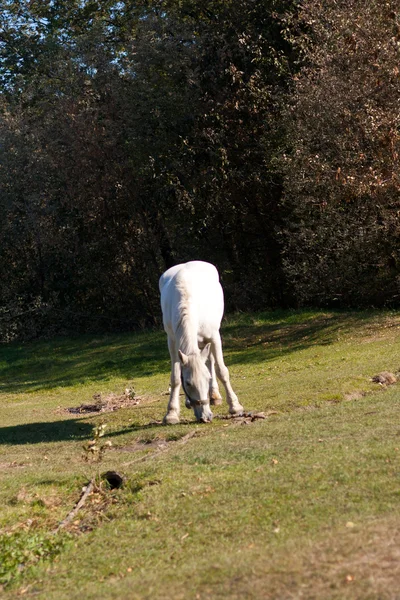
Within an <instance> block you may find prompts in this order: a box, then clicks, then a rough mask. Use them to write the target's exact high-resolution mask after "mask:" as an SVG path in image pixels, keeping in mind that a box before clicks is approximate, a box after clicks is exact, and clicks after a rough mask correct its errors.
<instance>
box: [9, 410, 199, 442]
mask: <svg viewBox="0 0 400 600" xmlns="http://www.w3.org/2000/svg"><path fill="white" fill-rule="evenodd" d="M86 419H87V417H86ZM197 424H198V423H197V421H195V420H189V419H182V421H181V422H180V423H179V426H181V427H184V428H186V427H188V426H191V427H193V425H197ZM154 428H157V429H158V428H163V429H165V430H166V431H168V432H170V434H171V435H172V432H173V431H174V430H175V427H172V426H170V425H164V424H163V422H162V421H150V422H149V423H145V424H141V423H132V424H130V425H129V426H127V427H123V428H122V429H120V430H118V431H113V432H110V433H109V434H108V435H107V437H116V436H118V435H121V434H123V433H125V434H126V433H134V432H137V431H139V432H140V431H148V430H150V429H154ZM92 437H93V423H90V422H87V421H86V420H83V419H65V420H62V421H51V422H42V423H27V424H23V425H12V426H10V427H0V446H2V445H18V446H19V445H24V444H43V443H51V442H73V441H78V442H79V441H83V440H86V439H90V438H92Z"/></svg>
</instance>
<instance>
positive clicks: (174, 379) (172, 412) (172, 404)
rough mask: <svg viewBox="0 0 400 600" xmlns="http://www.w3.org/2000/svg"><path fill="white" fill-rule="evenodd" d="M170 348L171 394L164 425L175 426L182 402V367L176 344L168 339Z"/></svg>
mask: <svg viewBox="0 0 400 600" xmlns="http://www.w3.org/2000/svg"><path fill="white" fill-rule="evenodd" d="M168 348H169V353H170V355H171V392H170V396H169V402H168V408H167V414H166V415H165V417H164V424H166V425H175V424H176V423H179V414H180V410H181V407H180V402H179V390H180V387H181V365H180V362H179V357H178V352H176V349H175V343H174V342H173V341H172V340H171V339H170V338H169V337H168Z"/></svg>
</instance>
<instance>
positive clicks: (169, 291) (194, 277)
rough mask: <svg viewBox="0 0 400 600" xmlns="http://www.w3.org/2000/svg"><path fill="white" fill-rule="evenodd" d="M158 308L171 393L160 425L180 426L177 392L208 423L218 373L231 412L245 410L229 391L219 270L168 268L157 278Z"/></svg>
mask: <svg viewBox="0 0 400 600" xmlns="http://www.w3.org/2000/svg"><path fill="white" fill-rule="evenodd" d="M160 292H161V308H162V313H163V324H164V329H165V331H166V332H167V335H168V348H169V353H170V356H171V394H170V398H169V403H168V410H167V414H166V415H165V417H164V423H167V424H175V423H179V413H180V403H179V389H180V386H181V383H182V386H183V390H184V392H185V397H186V401H185V404H186V407H187V408H193V410H194V414H195V416H196V419H197V420H198V421H201V422H203V423H206V422H208V421H211V419H212V412H211V409H210V399H211V404H221V402H222V398H221V395H220V393H219V389H218V383H217V378H216V374H217V375H218V377H219V379H220V380H221V381H222V383H223V385H224V387H225V391H226V399H227V402H228V404H229V412H230V413H231V414H240V413H241V412H242V411H243V406H242V405H241V404H240V403H239V400H238V398H237V396H236V394H235V392H234V391H233V389H232V386H231V384H230V381H229V372H228V369H227V367H226V366H225V364H224V359H223V356H222V344H221V336H220V334H219V328H220V325H221V319H222V315H223V311H224V295H223V292H222V287H221V284H220V282H219V276H218V271H217V269H216V268H215V267H214V266H213V265H211V264H210V263H206V262H202V261H197V260H196V261H192V262H188V263H184V264H181V265H176V266H175V267H171V269H168V271H166V272H165V273H164V274H163V275H162V276H161V277H160Z"/></svg>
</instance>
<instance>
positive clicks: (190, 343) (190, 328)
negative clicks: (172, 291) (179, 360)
mask: <svg viewBox="0 0 400 600" xmlns="http://www.w3.org/2000/svg"><path fill="white" fill-rule="evenodd" d="M179 309H180V318H179V322H178V326H177V331H176V337H177V339H178V344H179V349H180V350H181V351H182V352H183V353H184V354H198V353H199V346H198V342H197V334H198V319H197V314H196V312H195V310H194V308H193V305H192V304H191V303H190V302H187V301H185V302H182V304H181V305H180V307H179Z"/></svg>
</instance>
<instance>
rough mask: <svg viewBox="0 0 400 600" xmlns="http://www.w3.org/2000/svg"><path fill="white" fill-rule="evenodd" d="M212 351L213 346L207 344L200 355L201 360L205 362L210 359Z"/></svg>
mask: <svg viewBox="0 0 400 600" xmlns="http://www.w3.org/2000/svg"><path fill="white" fill-rule="evenodd" d="M210 351H211V344H206V345H205V346H204V348H203V350H202V351H201V353H200V355H201V358H202V359H203V360H204V362H205V361H206V360H207V359H208V357H209V356H210Z"/></svg>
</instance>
